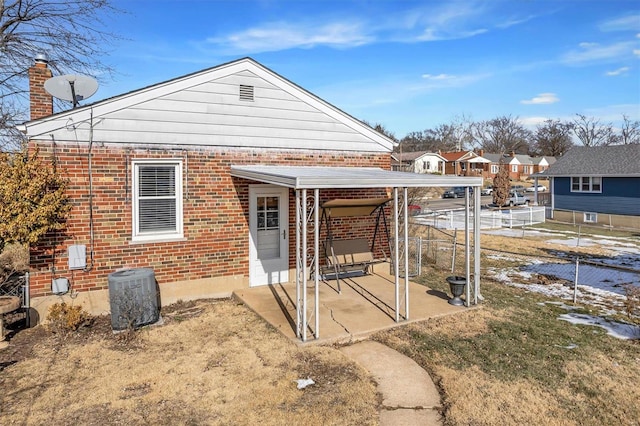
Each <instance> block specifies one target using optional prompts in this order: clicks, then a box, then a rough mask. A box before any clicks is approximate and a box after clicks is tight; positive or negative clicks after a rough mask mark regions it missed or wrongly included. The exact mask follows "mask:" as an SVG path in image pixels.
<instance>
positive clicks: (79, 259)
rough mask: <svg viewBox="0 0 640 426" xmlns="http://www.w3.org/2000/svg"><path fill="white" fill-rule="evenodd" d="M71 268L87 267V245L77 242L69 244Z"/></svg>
mask: <svg viewBox="0 0 640 426" xmlns="http://www.w3.org/2000/svg"><path fill="white" fill-rule="evenodd" d="M68 254H69V269H70V270H73V269H84V268H86V267H87V246H85V245H84V244H75V245H72V246H69V253H68Z"/></svg>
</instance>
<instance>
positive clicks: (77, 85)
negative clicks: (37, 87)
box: [44, 74, 98, 108]
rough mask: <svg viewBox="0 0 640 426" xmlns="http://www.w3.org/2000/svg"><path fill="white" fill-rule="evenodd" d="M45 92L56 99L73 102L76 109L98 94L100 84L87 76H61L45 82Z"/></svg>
mask: <svg viewBox="0 0 640 426" xmlns="http://www.w3.org/2000/svg"><path fill="white" fill-rule="evenodd" d="M44 90H46V91H47V92H48V93H49V94H50V95H51V96H53V97H54V98H58V99H62V100H65V101H69V102H73V107H74V108H75V107H76V106H78V102H79V101H82V100H85V99H87V98H90V97H91V96H92V95H93V94H94V93H96V91H97V90H98V82H97V81H96V80H95V79H94V78H92V77H87V76H86V75H74V74H67V75H59V76H57V77H51V78H50V79H48V80H47V81H45V82H44Z"/></svg>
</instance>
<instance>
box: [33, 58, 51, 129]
mask: <svg viewBox="0 0 640 426" xmlns="http://www.w3.org/2000/svg"><path fill="white" fill-rule="evenodd" d="M48 63H49V61H48V59H47V57H46V55H38V56H36V59H35V64H34V65H33V66H32V67H31V68H29V92H30V108H31V120H37V119H38V118H42V117H46V116H48V115H51V114H53V98H52V97H51V95H50V94H48V93H47V91H46V90H44V82H45V81H46V80H48V79H50V78H51V76H52V74H51V70H50V69H49V67H48V66H47V64H48Z"/></svg>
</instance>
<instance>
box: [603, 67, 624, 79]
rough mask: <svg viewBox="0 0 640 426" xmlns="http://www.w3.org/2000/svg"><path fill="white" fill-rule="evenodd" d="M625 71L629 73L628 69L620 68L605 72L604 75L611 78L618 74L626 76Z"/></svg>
mask: <svg viewBox="0 0 640 426" xmlns="http://www.w3.org/2000/svg"><path fill="white" fill-rule="evenodd" d="M627 71H629V67H621V68H618V69H617V70H613V71H607V72H606V73H605V74H604V75H606V76H609V77H613V76H616V75H620V74H626V72H627Z"/></svg>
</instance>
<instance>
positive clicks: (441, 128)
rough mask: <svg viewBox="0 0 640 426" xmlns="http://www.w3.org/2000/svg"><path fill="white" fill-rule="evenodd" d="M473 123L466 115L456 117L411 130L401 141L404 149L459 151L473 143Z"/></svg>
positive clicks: (410, 150) (406, 150) (408, 150)
mask: <svg viewBox="0 0 640 426" xmlns="http://www.w3.org/2000/svg"><path fill="white" fill-rule="evenodd" d="M472 125H473V123H472V122H471V120H470V119H469V118H467V117H465V116H464V115H462V116H457V117H455V118H454V119H453V120H452V121H451V122H450V123H446V124H439V125H438V126H436V127H435V128H433V129H426V130H424V131H420V132H410V133H408V134H407V135H406V136H405V137H404V138H402V141H401V142H400V143H401V145H402V150H403V151H405V152H412V151H432V152H436V151H439V150H440V151H457V150H464V149H466V148H467V147H469V146H470V145H471V142H472V141H473V137H472V136H471V127H472Z"/></svg>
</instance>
